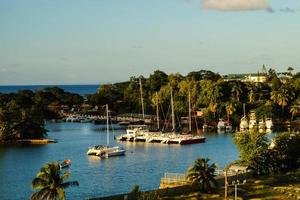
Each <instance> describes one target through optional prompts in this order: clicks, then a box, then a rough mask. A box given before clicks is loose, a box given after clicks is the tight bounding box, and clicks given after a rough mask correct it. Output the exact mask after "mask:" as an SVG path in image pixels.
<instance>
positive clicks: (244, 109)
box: [243, 103, 246, 117]
mask: <svg viewBox="0 0 300 200" xmlns="http://www.w3.org/2000/svg"><path fill="white" fill-rule="evenodd" d="M243 111H244V117H245V116H246V108H245V103H243Z"/></svg>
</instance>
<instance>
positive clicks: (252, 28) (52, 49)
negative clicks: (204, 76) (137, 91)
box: [0, 0, 300, 85]
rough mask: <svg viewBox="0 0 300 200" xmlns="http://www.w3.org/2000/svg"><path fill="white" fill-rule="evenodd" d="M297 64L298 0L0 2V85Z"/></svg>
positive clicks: (80, 81)
mask: <svg viewBox="0 0 300 200" xmlns="http://www.w3.org/2000/svg"><path fill="white" fill-rule="evenodd" d="M263 64H265V65H266V66H267V67H268V68H269V67H271V68H273V69H276V70H277V71H286V69H287V68H288V67H290V66H291V67H293V68H294V69H295V71H299V70H300V0H0V85H24V84H25V85H34V84H97V83H107V82H117V81H124V80H128V79H129V78H130V77H131V76H139V75H143V76H145V77H148V76H149V74H150V73H153V71H154V70H157V69H159V70H162V71H165V72H166V73H176V72H179V73H181V74H182V75H186V74H187V73H188V72H190V71H196V70H201V69H207V70H211V71H214V72H218V73H220V74H231V73H246V72H257V71H258V70H261V68H262V65H263Z"/></svg>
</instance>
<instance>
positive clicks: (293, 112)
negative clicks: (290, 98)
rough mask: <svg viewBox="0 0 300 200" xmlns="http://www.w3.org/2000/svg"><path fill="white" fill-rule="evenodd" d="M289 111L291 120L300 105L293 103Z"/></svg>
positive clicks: (296, 113) (299, 109)
mask: <svg viewBox="0 0 300 200" xmlns="http://www.w3.org/2000/svg"><path fill="white" fill-rule="evenodd" d="M290 113H291V114H292V120H293V118H294V117H295V116H297V115H299V113H300V105H299V104H294V105H292V106H291V107H290Z"/></svg>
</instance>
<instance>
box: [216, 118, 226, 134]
mask: <svg viewBox="0 0 300 200" xmlns="http://www.w3.org/2000/svg"><path fill="white" fill-rule="evenodd" d="M217 128H218V133H225V129H226V126H225V122H224V120H223V119H222V118H220V119H219V122H218V125H217Z"/></svg>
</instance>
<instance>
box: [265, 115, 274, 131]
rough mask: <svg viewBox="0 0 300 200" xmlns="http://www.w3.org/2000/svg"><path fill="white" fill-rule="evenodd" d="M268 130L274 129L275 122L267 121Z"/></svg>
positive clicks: (268, 119)
mask: <svg viewBox="0 0 300 200" xmlns="http://www.w3.org/2000/svg"><path fill="white" fill-rule="evenodd" d="M266 129H270V130H271V129H273V121H272V119H270V118H267V119H266Z"/></svg>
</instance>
